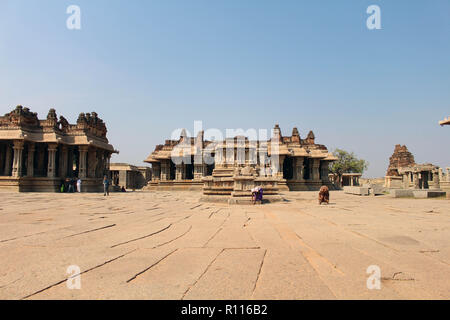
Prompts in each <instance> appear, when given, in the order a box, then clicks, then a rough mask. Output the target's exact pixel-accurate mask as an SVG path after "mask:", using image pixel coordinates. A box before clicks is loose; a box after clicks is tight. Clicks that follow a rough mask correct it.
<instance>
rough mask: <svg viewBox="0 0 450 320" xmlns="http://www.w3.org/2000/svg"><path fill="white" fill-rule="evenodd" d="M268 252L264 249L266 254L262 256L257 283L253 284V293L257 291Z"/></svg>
mask: <svg viewBox="0 0 450 320" xmlns="http://www.w3.org/2000/svg"><path fill="white" fill-rule="evenodd" d="M266 254H267V249H266V250H264V255H263V258H262V260H261V264H260V265H259V270H258V274H257V275H256V281H255V285H254V286H253V292H252V294H254V293H255V290H256V285H257V284H258V280H259V277H260V275H261V270H262V267H263V265H264V260H265V259H266Z"/></svg>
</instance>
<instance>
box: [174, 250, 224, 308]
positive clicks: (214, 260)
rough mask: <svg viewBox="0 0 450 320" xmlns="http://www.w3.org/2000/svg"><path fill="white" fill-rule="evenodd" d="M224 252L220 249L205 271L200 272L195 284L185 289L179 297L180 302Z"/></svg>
mask: <svg viewBox="0 0 450 320" xmlns="http://www.w3.org/2000/svg"><path fill="white" fill-rule="evenodd" d="M224 251H225V249H222V250H221V251H220V252H219V253H218V254H217V256H216V257H215V258H214V259H212V261H211V262H210V263H209V264H208V266H207V267H206V268H205V270H204V271H203V272H202V274H201V275H200V276H199V277H198V278H197V280H195V282H194V283H193V284H192V285H190V286H189V287H188V288H187V289H186V291H185V292H184V293H183V296H182V297H181V300H184V297H185V296H186V295H187V294H188V292H189V291H190V290H191V289H192V288H193V287H195V285H196V284H197V283H198V282H199V281H200V279H201V278H202V277H203V276H204V275H205V274H206V272H208V270H209V268H210V267H211V266H212V265H213V263H214V262H216V260H217V258H218V257H219V256H220V255H221V254H222V252H224Z"/></svg>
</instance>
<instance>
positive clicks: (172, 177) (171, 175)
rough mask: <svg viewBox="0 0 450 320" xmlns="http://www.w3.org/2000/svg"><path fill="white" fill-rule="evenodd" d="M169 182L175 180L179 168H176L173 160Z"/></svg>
mask: <svg viewBox="0 0 450 320" xmlns="http://www.w3.org/2000/svg"><path fill="white" fill-rule="evenodd" d="M169 165H170V167H169V180H175V176H176V172H177V167H176V166H175V163H173V161H172V160H170V161H169Z"/></svg>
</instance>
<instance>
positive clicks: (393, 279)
mask: <svg viewBox="0 0 450 320" xmlns="http://www.w3.org/2000/svg"><path fill="white" fill-rule="evenodd" d="M400 274H403V272H395V273H394V274H393V275H392V277H390V278H389V277H382V278H381V280H384V281H415V280H416V279H414V278H404V279H397V278H395V277H396V276H398V275H400Z"/></svg>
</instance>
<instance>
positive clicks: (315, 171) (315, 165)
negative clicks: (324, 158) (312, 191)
mask: <svg viewBox="0 0 450 320" xmlns="http://www.w3.org/2000/svg"><path fill="white" fill-rule="evenodd" d="M311 160H312V166H311V169H312V171H311V178H312V180H313V181H319V180H320V172H319V169H320V160H319V159H311Z"/></svg>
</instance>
